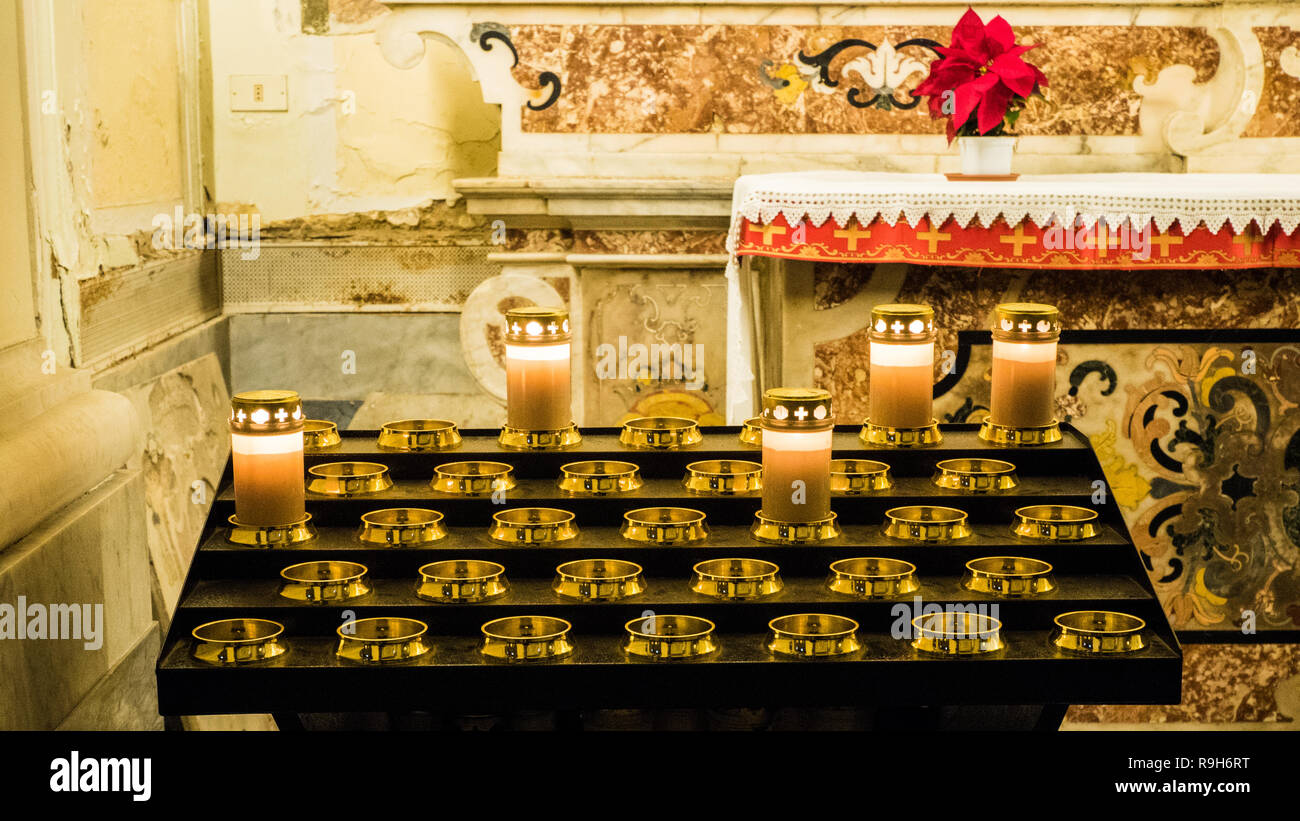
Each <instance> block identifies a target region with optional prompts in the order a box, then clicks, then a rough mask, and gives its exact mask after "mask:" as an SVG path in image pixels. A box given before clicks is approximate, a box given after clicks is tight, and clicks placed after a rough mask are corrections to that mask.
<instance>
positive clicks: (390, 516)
mask: <svg viewBox="0 0 1300 821" xmlns="http://www.w3.org/2000/svg"><path fill="white" fill-rule="evenodd" d="M442 519H443V515H442V514H441V513H439V512H438V511H436V510H429V509H428V508H423V507H389V508H384V509H383V510H372V511H370V512H369V513H363V514H361V530H360V532H359V533H358V534H357V538H358V539H360V540H361V541H363V542H365V543H366V544H379V545H387V546H389V547H410V546H412V545H423V544H430V543H432V542H436V541H438V540H439V539H442V538H445V537H446V535H447V531H446V529H444V528H443V526H442Z"/></svg>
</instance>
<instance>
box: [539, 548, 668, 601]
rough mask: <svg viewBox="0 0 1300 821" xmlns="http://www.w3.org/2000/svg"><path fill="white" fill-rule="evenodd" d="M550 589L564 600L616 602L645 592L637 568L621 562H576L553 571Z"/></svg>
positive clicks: (603, 560) (607, 560) (581, 560)
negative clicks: (553, 576) (553, 578)
mask: <svg viewBox="0 0 1300 821" xmlns="http://www.w3.org/2000/svg"><path fill="white" fill-rule="evenodd" d="M551 589H552V590H554V591H555V592H556V593H557V594H558V595H561V596H563V597H565V598H566V599H577V600H579V601H585V602H605V601H618V600H619V599H626V598H629V597H631V596H636V595H639V594H641V593H644V592H645V578H644V577H643V576H642V575H641V565H639V564H636V563H634V562H625V561H623V560H621V559H578V560H577V561H573V562H565V563H564V564H562V565H560V566H559V567H557V568H555V580H554V581H553V582H552V583H551Z"/></svg>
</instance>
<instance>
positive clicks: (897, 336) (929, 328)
mask: <svg viewBox="0 0 1300 821" xmlns="http://www.w3.org/2000/svg"><path fill="white" fill-rule="evenodd" d="M868 337H869V338H870V339H871V340H872V341H874V342H929V341H931V340H933V339H934V309H933V308H931V307H930V306H929V305H912V304H910V303H894V304H891V305H877V306H876V307H874V308H872V309H871V331H870V333H869V334H868Z"/></svg>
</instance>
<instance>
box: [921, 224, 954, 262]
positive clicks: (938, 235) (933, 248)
mask: <svg viewBox="0 0 1300 821" xmlns="http://www.w3.org/2000/svg"><path fill="white" fill-rule="evenodd" d="M916 238H917V239H921V240H925V241H926V242H928V243H930V253H932V254H933V253H936V252H938V250H939V243H941V242H947V241H948V240H950V239H952V234H947V233H944V232H943V231H938V230H935V227H934V226H933V225H931V224H930V221H929V220H926V221H925V230H924V231H917V232H916Z"/></svg>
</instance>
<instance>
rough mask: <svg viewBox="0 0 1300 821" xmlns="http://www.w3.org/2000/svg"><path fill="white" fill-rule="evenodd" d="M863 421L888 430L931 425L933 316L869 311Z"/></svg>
mask: <svg viewBox="0 0 1300 821" xmlns="http://www.w3.org/2000/svg"><path fill="white" fill-rule="evenodd" d="M869 338H870V342H871V385H870V396H869V400H868V401H869V402H870V405H869V407H868V418H869V419H870V421H871V424H873V425H878V426H881V427H890V428H923V427H926V426H927V425H929V424H930V423H931V422H932V421H934V407H933V404H934V338H935V333H934V310H933V309H931V308H930V307H929V306H926V305H906V304H898V305H877V306H876V307H875V308H872V309H871V331H870V334H869Z"/></svg>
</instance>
